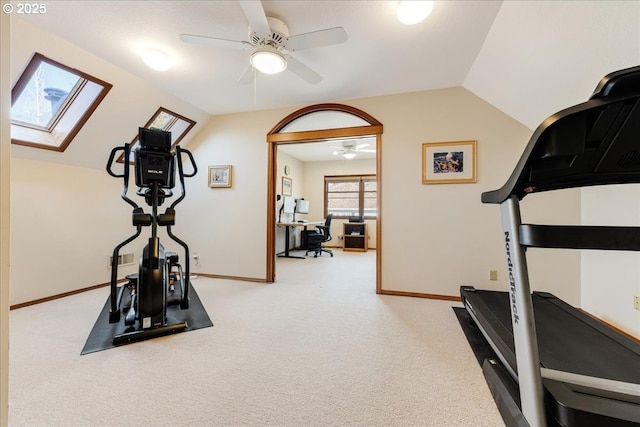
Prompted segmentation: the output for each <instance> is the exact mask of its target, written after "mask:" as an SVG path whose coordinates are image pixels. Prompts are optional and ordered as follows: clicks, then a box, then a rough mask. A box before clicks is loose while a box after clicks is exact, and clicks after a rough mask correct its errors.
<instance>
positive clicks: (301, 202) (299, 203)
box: [296, 199, 309, 214]
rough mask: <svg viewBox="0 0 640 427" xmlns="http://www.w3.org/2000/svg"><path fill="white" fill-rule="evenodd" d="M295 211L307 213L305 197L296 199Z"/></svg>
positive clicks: (307, 204) (307, 207) (307, 202)
mask: <svg viewBox="0 0 640 427" xmlns="http://www.w3.org/2000/svg"><path fill="white" fill-rule="evenodd" d="M296 213H299V214H308V213H309V201H308V200H305V199H297V200H296Z"/></svg>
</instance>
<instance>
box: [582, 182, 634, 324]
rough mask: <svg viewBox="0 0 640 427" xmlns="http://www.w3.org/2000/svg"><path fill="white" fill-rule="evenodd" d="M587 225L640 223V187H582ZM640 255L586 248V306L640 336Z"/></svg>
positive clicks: (584, 292)
mask: <svg viewBox="0 0 640 427" xmlns="http://www.w3.org/2000/svg"><path fill="white" fill-rule="evenodd" d="M582 222H583V223H584V224H585V225H610V226H636V227H637V226H639V225H640V186H638V185H616V186H607V187H591V188H583V189H582ZM636 295H640V255H638V254H637V253H634V252H622V251H582V304H581V305H582V308H584V309H585V310H587V311H588V312H590V313H592V314H594V315H596V316H598V317H600V318H602V319H604V320H606V321H608V322H610V323H612V324H614V325H616V326H617V327H619V328H621V329H624V330H626V331H629V332H632V333H635V334H636V335H640V311H637V310H634V308H633V297H634V296H636Z"/></svg>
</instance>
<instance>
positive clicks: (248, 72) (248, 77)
mask: <svg viewBox="0 0 640 427" xmlns="http://www.w3.org/2000/svg"><path fill="white" fill-rule="evenodd" d="M255 78H256V74H255V71H254V69H253V67H252V66H251V65H249V66H248V67H247V68H246V69H245V70H244V73H242V75H241V76H240V78H239V79H238V83H240V84H243V85H248V84H250V83H253V81H254V80H255Z"/></svg>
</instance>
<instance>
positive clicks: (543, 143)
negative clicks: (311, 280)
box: [460, 66, 640, 426]
mask: <svg viewBox="0 0 640 427" xmlns="http://www.w3.org/2000/svg"><path fill="white" fill-rule="evenodd" d="M627 183H640V66H638V67H633V68H628V69H624V70H620V71H616V72H614V73H611V74H608V75H607V76H605V77H604V78H603V79H602V80H601V81H600V83H599V84H598V86H597V87H596V89H595V91H594V93H593V95H592V96H591V97H590V98H589V100H588V101H587V102H584V103H581V104H578V105H575V106H573V107H570V108H568V109H565V110H563V111H560V112H558V113H556V114H554V115H552V116H551V117H549V118H548V119H546V120H545V121H544V122H543V123H542V124H541V125H540V126H539V127H538V128H537V129H536V131H535V132H534V133H533V135H532V137H531V139H530V141H529V143H528V144H527V146H526V148H525V150H524V153H523V155H522V157H521V158H520V160H519V162H518V164H517V165H516V167H515V170H514V171H513V173H512V175H511V176H510V178H509V179H508V181H507V182H506V184H505V185H504V186H502V188H500V189H498V190H495V191H490V192H486V193H483V194H482V202H483V203H494V204H499V205H500V210H501V215H502V228H503V238H504V245H505V246H504V247H505V252H506V261H507V275H508V282H509V291H508V292H497V291H486V290H478V289H475V288H473V287H470V286H462V287H461V289H460V294H461V298H462V302H463V304H464V307H465V309H466V311H467V312H468V315H469V316H468V317H469V318H470V319H471V320H472V324H473V329H475V331H476V333H477V334H478V336H479V337H480V341H478V340H477V339H474V340H472V339H469V343H470V344H471V345H472V347H473V346H474V345H476V346H477V342H482V343H483V345H485V346H486V344H488V345H489V346H490V348H491V349H492V350H493V352H492V353H493V354H492V356H493V355H495V357H486V358H484V361H483V363H482V370H483V373H484V376H485V378H486V380H487V383H488V385H489V388H490V390H491V393H492V394H493V397H494V400H495V401H496V404H497V406H498V409H499V411H500V413H501V415H502V418H503V420H504V421H505V423H506V424H507V425H509V426H546V425H561V426H573V425H575V426H632V425H640V343H639V342H638V341H636V340H634V339H633V338H631V337H629V336H626V335H624V334H622V333H620V332H619V331H616V330H615V329H613V328H611V327H609V326H607V325H605V324H604V323H602V322H600V321H598V320H596V319H594V318H592V317H591V316H589V315H587V314H585V313H584V312H583V311H581V310H578V309H576V308H574V307H572V306H570V305H569V304H567V303H565V302H564V301H562V300H560V299H559V298H557V297H555V296H554V295H552V294H549V293H545V292H534V293H533V294H532V293H531V290H530V286H529V277H528V271H527V262H526V249H527V248H529V247H536V248H565V249H597V250H627V251H640V227H605V226H576V225H570V226H568V225H535V224H522V221H521V217H520V201H521V200H522V199H523V198H524V197H525V196H527V195H528V194H531V193H537V192H541V191H551V190H559V189H564V188H575V187H585V186H595V185H607V184H627ZM475 327H477V328H475ZM480 334H481V335H480ZM474 343H475V344H474Z"/></svg>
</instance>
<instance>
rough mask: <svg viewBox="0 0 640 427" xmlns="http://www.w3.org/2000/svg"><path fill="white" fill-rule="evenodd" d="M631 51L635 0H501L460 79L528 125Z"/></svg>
mask: <svg viewBox="0 0 640 427" xmlns="http://www.w3.org/2000/svg"><path fill="white" fill-rule="evenodd" d="M639 59H640V2H638V1H544V2H541V1H537V0H534V1H505V2H503V3H502V6H501V7H500V11H499V12H498V15H497V16H496V19H495V20H494V22H493V25H492V26H491V29H490V30H489V34H488V35H487V37H486V39H485V40H484V43H483V45H482V48H481V49H480V52H479V53H478V56H477V58H476V60H475V61H474V63H473V66H472V67H471V69H470V70H469V73H468V74H467V77H466V79H465V81H464V87H465V88H467V89H469V90H471V91H472V92H473V93H475V94H477V95H479V96H481V97H482V98H483V99H485V100H487V101H488V102H490V103H491V104H492V105H494V106H496V107H498V108H500V109H501V110H502V111H506V112H508V113H509V114H510V115H511V116H512V117H514V118H515V119H516V120H519V121H520V122H521V123H524V124H525V125H526V126H529V127H530V128H535V127H537V126H538V124H540V123H541V122H542V120H544V119H545V118H546V117H548V116H549V115H551V114H552V113H555V112H556V111H559V110H561V109H564V108H567V107H570V106H571V105H575V104H577V103H580V102H584V101H586V100H587V98H588V97H589V96H590V95H591V93H592V92H593V90H594V89H595V88H596V84H597V83H598V81H599V80H600V79H601V78H602V77H603V76H604V75H606V74H608V73H611V72H613V71H616V70H620V69H622V68H627V67H632V66H635V65H638V62H639Z"/></svg>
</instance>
